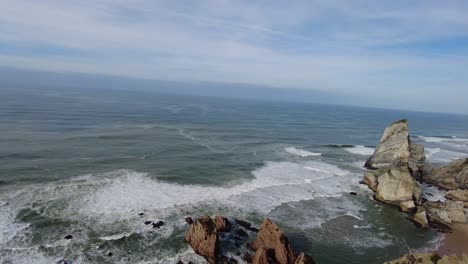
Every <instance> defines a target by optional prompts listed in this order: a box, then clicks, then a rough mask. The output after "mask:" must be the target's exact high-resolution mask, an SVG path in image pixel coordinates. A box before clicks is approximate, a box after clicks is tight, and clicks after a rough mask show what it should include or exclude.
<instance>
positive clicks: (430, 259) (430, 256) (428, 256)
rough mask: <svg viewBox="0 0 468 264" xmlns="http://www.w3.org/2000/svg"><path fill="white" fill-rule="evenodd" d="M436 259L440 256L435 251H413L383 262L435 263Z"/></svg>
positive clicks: (404, 263)
mask: <svg viewBox="0 0 468 264" xmlns="http://www.w3.org/2000/svg"><path fill="white" fill-rule="evenodd" d="M438 260H440V256H439V255H438V254H437V253H413V254H408V255H404V256H403V257H401V258H399V259H395V260H392V261H387V262H385V263H384V264H416V263H418V264H437V261H438Z"/></svg>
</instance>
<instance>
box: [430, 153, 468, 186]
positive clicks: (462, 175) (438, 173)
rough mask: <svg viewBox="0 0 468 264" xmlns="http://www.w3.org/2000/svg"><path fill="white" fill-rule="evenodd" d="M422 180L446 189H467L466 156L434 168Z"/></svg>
mask: <svg viewBox="0 0 468 264" xmlns="http://www.w3.org/2000/svg"><path fill="white" fill-rule="evenodd" d="M423 180H424V181H427V182H430V183H433V184H435V185H437V186H439V187H441V188H444V189H447V190H455V189H465V190H466V189H468V158H466V159H460V160H456V161H453V162H451V163H449V164H447V165H445V166H442V167H440V168H437V169H434V170H432V172H431V173H430V174H428V175H426V176H424V177H423Z"/></svg>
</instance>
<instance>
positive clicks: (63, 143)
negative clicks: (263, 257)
mask: <svg viewBox="0 0 468 264" xmlns="http://www.w3.org/2000/svg"><path fill="white" fill-rule="evenodd" d="M401 118H407V119H409V122H410V130H411V135H412V140H414V141H416V142H420V143H424V144H425V145H426V149H427V151H426V153H427V158H428V159H429V160H430V161H431V162H432V163H433V164H434V166H438V165H441V164H445V163H447V162H449V161H450V160H453V159H456V158H460V157H466V156H468V117H467V116H461V115H448V114H435V113H418V112H406V111H394V110H382V109H369V108H357V107H344V106H326V105H313V104H299V103H284V102H260V101H238V100H229V99H220V98H208V97H195V96H181V95H163V94H157V93H151V92H141V91H140V92H136V91H115V90H105V89H103V90H94V91H92V90H79V91H78V90H68V89H66V88H63V89H41V90H32V89H29V90H28V89H6V88H4V89H1V90H0V206H1V207H0V211H1V212H0V213H1V214H0V260H1V262H2V263H54V261H56V260H58V259H60V258H62V257H66V258H69V259H72V260H74V261H75V262H74V263H148V262H149V263H175V262H177V261H178V260H184V261H187V260H193V261H195V262H196V263H202V260H201V259H200V258H198V257H197V256H195V255H194V254H193V252H192V251H191V250H190V249H189V248H188V247H187V246H186V245H185V244H184V243H183V235H184V232H185V230H186V229H187V227H186V225H185V222H184V220H183V219H184V217H186V216H193V217H197V216H200V215H202V214H204V213H208V214H218V213H220V214H224V215H226V216H228V217H231V218H241V219H247V220H249V221H252V222H253V223H255V224H259V223H261V221H262V218H263V217H265V216H267V217H270V218H271V219H272V220H274V221H275V222H277V223H278V224H279V225H280V226H281V227H282V228H283V229H284V230H285V231H286V233H287V234H288V236H289V237H290V240H291V242H292V244H293V246H294V248H295V249H296V250H298V251H299V250H303V251H306V252H307V253H309V254H311V255H313V256H314V258H315V259H316V260H317V262H318V263H381V262H383V261H384V260H388V259H391V258H394V257H397V256H399V255H401V254H403V253H406V252H408V249H409V248H410V249H412V250H418V249H420V250H429V249H431V248H434V247H435V246H437V242H438V241H439V239H440V237H439V236H438V235H437V234H435V233H434V232H433V231H423V230H419V229H417V228H416V227H414V226H413V224H412V223H411V222H409V221H408V220H407V219H406V215H405V214H403V213H400V212H398V211H397V210H396V209H395V208H394V207H391V206H387V205H383V204H380V203H377V202H375V201H373V200H372V198H371V196H372V193H371V192H370V191H369V190H367V188H366V187H365V186H362V185H359V180H360V179H361V178H362V174H363V170H362V168H361V166H362V165H363V163H364V161H365V159H366V158H367V157H368V155H370V153H371V152H372V150H373V147H374V146H375V145H376V144H377V143H378V140H379V138H380V136H381V133H382V131H383V129H384V128H385V126H387V125H388V124H389V123H391V122H393V121H395V120H397V119H401ZM350 191H355V192H357V193H358V195H356V196H353V195H350V194H349V192H350ZM139 213H144V215H143V216H140V215H138V214H139ZM145 220H163V221H165V222H166V225H164V227H163V228H161V229H152V228H150V227H149V226H146V225H144V224H143V222H144V221H145ZM68 234H72V235H73V239H71V240H66V239H64V236H66V235H68ZM108 251H111V252H112V253H113V256H112V257H108V256H107V255H106V254H107V252H108ZM236 253H237V249H232V250H231V249H229V250H227V252H225V254H228V255H233V256H235V255H236Z"/></svg>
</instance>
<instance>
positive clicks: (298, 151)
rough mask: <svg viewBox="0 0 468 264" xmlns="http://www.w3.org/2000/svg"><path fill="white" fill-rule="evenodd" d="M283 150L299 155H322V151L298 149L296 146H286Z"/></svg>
mask: <svg viewBox="0 0 468 264" xmlns="http://www.w3.org/2000/svg"><path fill="white" fill-rule="evenodd" d="M284 150H285V151H286V152H288V153H290V154H293V155H297V156H301V157H310V156H320V155H322V153H318V152H310V151H308V150H305V149H298V148H295V147H287V148H285V149H284Z"/></svg>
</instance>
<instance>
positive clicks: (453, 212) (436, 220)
mask: <svg viewBox="0 0 468 264" xmlns="http://www.w3.org/2000/svg"><path fill="white" fill-rule="evenodd" d="M423 206H424V208H425V210H426V213H427V218H428V220H429V224H430V225H431V226H432V227H434V228H436V229H438V230H439V231H442V232H451V230H452V224H453V223H461V224H466V215H465V212H464V208H463V202H460V201H451V200H447V201H446V202H445V203H443V202H425V203H424V205H423Z"/></svg>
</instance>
